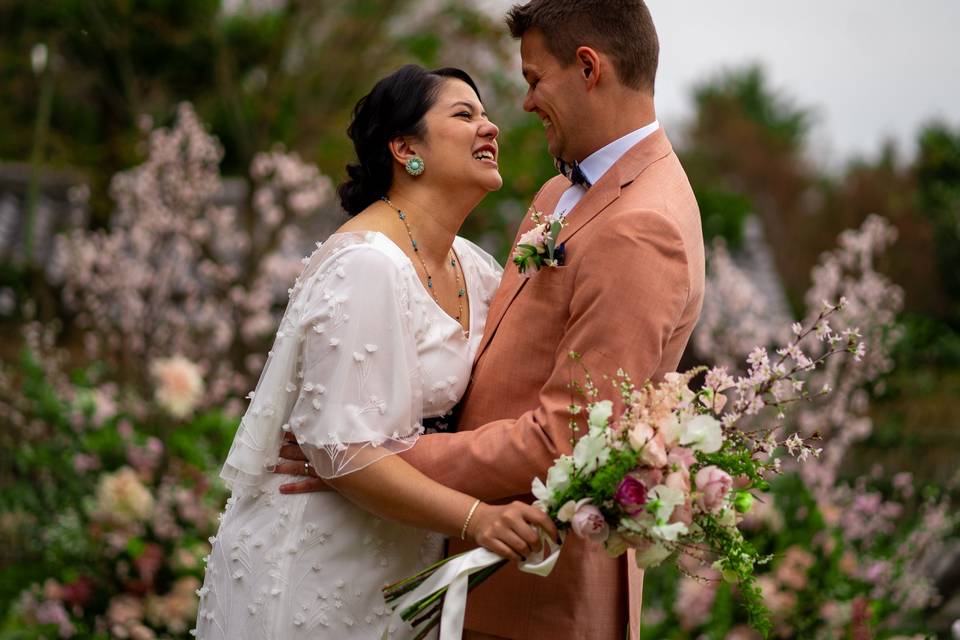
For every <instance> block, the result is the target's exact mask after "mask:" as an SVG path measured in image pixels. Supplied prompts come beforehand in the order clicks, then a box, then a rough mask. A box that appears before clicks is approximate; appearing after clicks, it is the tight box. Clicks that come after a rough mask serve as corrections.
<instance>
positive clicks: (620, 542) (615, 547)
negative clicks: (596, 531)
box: [558, 516, 630, 558]
mask: <svg viewBox="0 0 960 640" xmlns="http://www.w3.org/2000/svg"><path fill="white" fill-rule="evenodd" d="M558 517H559V516H558ZM603 548H604V550H606V552H607V555H609V556H610V557H611V558H618V557H620V556H622V555H623V554H624V553H626V551H627V549H629V548H630V543H629V542H627V539H626V538H624V537H623V536H622V535H621V534H620V532H619V531H611V532H610V535H609V536H607V541H606V542H604V543H603Z"/></svg>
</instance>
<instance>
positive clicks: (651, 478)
mask: <svg viewBox="0 0 960 640" xmlns="http://www.w3.org/2000/svg"><path fill="white" fill-rule="evenodd" d="M630 475H632V476H633V477H634V478H636V479H637V480H639V481H640V482H642V483H643V486H644V487H646V489H647V491H649V490H650V489H653V488H654V487H655V486H657V485H658V484H660V482H662V481H663V470H662V469H651V468H650V467H643V468H642V469H639V470H638V471H634V472H632V473H631V474H630Z"/></svg>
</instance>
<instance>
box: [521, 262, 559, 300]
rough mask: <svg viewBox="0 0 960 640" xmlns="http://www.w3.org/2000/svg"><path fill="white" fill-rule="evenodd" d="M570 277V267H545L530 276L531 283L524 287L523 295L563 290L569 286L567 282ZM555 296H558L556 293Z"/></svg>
mask: <svg viewBox="0 0 960 640" xmlns="http://www.w3.org/2000/svg"><path fill="white" fill-rule="evenodd" d="M569 276H570V267H564V266H561V267H543V268H542V269H540V271H537V272H536V273H534V274H533V275H532V276H530V282H528V283H527V284H526V286H524V288H523V291H521V292H520V294H521V295H523V294H525V293H530V292H537V291H541V292H546V291H551V290H556V289H563V288H565V287H566V286H567V280H568V279H569V278H568V277H569ZM553 295H556V293H554V294H553Z"/></svg>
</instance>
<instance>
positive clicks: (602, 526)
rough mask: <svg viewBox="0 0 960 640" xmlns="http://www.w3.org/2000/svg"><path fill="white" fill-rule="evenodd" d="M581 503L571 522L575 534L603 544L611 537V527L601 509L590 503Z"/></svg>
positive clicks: (582, 501)
mask: <svg viewBox="0 0 960 640" xmlns="http://www.w3.org/2000/svg"><path fill="white" fill-rule="evenodd" d="M581 503H582V504H580V506H579V508H578V509H577V512H576V513H575V514H574V515H573V520H572V521H571V526H572V527H573V531H574V533H576V534H577V535H578V536H580V537H581V538H587V539H588V540H590V541H592V542H597V543H602V542H603V541H605V540H606V539H607V537H608V536H609V535H610V527H609V526H608V525H607V522H606V520H604V519H603V514H602V513H600V509H598V508H596V507H595V506H593V505H592V504H589V502H588V501H584V500H581Z"/></svg>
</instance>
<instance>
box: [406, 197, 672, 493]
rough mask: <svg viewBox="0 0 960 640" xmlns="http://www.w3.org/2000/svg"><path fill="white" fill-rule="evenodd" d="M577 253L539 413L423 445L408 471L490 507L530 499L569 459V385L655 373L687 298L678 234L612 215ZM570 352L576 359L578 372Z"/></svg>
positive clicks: (631, 216)
mask: <svg viewBox="0 0 960 640" xmlns="http://www.w3.org/2000/svg"><path fill="white" fill-rule="evenodd" d="M578 250H579V251H582V252H583V254H582V255H583V256H586V257H584V258H582V259H581V260H580V262H579V265H578V267H577V271H576V272H575V273H574V274H573V276H574V278H573V285H572V289H571V295H570V300H569V309H570V315H569V319H568V321H567V323H566V326H565V327H564V332H563V336H562V338H561V340H560V343H559V344H558V345H557V348H556V352H555V359H554V363H553V368H552V370H551V373H550V375H549V378H548V379H547V381H546V383H545V384H544V385H543V387H542V388H541V389H540V391H539V394H538V398H537V406H536V407H534V408H533V409H532V410H530V411H527V412H526V413H524V414H523V415H521V416H518V417H517V418H516V419H508V420H498V421H496V422H491V423H488V424H485V425H483V426H481V427H479V428H477V429H474V430H470V431H462V432H457V433H452V434H435V435H430V436H426V437H424V438H421V439H420V441H419V442H418V443H417V445H416V446H415V447H413V448H412V449H410V450H409V451H407V452H405V453H404V454H403V457H404V458H405V459H406V460H407V461H408V462H410V463H411V464H412V465H414V466H415V467H417V468H419V469H420V470H421V471H423V472H424V473H425V474H427V475H429V476H430V477H432V478H434V479H435V480H437V481H439V482H441V483H443V484H446V485H448V486H450V487H452V488H454V489H457V490H459V491H462V492H464V493H467V494H469V495H473V496H476V497H478V498H482V499H484V500H487V501H491V500H501V499H506V498H510V497H515V496H523V495H527V494H529V493H530V484H531V482H532V480H533V478H534V477H541V478H543V477H544V476H545V475H546V471H547V469H548V468H549V467H550V465H552V464H553V461H554V460H555V459H556V458H557V457H558V456H560V455H562V454H565V453H570V451H571V449H572V445H571V436H572V435H573V434H572V432H571V429H570V426H569V422H570V415H569V410H568V407H569V405H570V399H571V395H570V393H571V392H570V389H569V383H570V381H571V380H573V379H580V380H582V378H583V371H584V370H586V371H588V372H589V373H590V375H591V376H592V377H593V379H594V380H595V381H596V382H597V384H598V386H600V387H601V389H603V388H604V386H603V385H602V382H603V378H604V376H612V375H614V374H615V373H616V372H617V370H618V369H623V370H624V371H626V372H627V373H628V374H629V375H630V376H631V377H632V378H633V380H634V382H636V383H638V384H640V383H642V382H643V381H645V380H647V379H649V378H651V377H652V376H653V375H654V374H655V373H656V372H657V370H658V369H659V367H660V361H661V356H662V354H663V350H664V347H665V345H666V344H667V342H668V340H669V339H670V336H671V335H672V334H673V332H674V330H675V328H676V327H677V325H678V323H679V321H680V317H681V315H682V313H683V310H684V308H685V307H686V305H687V302H688V298H689V296H690V277H689V271H688V263H687V253H686V250H685V247H684V244H683V240H682V237H681V235H680V232H679V230H678V228H677V226H676V224H675V223H674V222H673V221H672V220H670V219H669V218H668V217H667V216H666V215H664V214H663V213H660V212H656V211H636V210H634V211H624V212H618V213H617V215H616V216H614V217H612V218H610V219H608V220H605V221H604V222H603V226H602V228H601V229H599V230H598V231H597V232H596V233H594V234H593V236H592V237H591V238H590V240H589V241H588V242H586V243H584V244H583V245H581V246H580V247H578ZM534 277H536V276H534ZM571 351H575V352H577V353H579V354H581V356H582V360H581V361H582V364H583V368H581V366H580V365H578V364H576V363H574V362H573V361H572V360H571V358H570V356H569V354H570V352H571ZM503 373H504V375H509V372H503ZM613 395H614V393H613V389H612V388H610V397H611V398H612V397H613Z"/></svg>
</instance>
